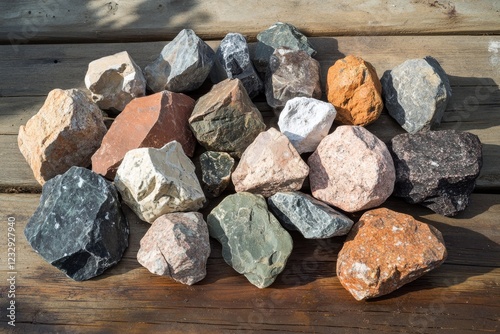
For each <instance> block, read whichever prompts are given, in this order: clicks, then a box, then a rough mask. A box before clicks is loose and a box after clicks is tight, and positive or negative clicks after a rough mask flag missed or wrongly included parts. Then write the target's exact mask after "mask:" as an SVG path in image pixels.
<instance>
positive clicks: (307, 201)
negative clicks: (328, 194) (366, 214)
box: [267, 191, 353, 239]
mask: <svg viewBox="0 0 500 334" xmlns="http://www.w3.org/2000/svg"><path fill="white" fill-rule="evenodd" d="M267 204H268V205H269V210H270V211H271V212H272V213H273V214H274V216H275V217H276V218H278V220H279V221H280V223H281V224H282V225H283V226H284V227H285V228H287V229H289V230H297V231H300V233H302V235H303V236H304V237H305V238H307V239H324V238H330V237H335V236H340V235H345V234H347V233H349V231H350V229H351V227H352V225H353V221H352V220H350V219H349V218H347V217H346V216H345V215H343V214H341V213H340V212H338V211H336V210H334V209H332V208H331V207H329V206H328V205H326V204H324V203H322V202H320V201H318V200H316V199H314V198H312V197H311V196H309V195H306V194H303V193H301V192H298V191H296V192H281V193H276V194H274V195H273V196H271V197H269V198H268V199H267Z"/></svg>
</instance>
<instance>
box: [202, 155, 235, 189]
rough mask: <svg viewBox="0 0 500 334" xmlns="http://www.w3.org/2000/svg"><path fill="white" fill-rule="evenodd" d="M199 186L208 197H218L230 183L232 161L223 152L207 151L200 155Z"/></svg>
mask: <svg viewBox="0 0 500 334" xmlns="http://www.w3.org/2000/svg"><path fill="white" fill-rule="evenodd" d="M200 165H201V186H202V187H203V190H204V191H205V193H206V194H207V195H208V196H211V197H217V196H219V195H220V194H221V193H222V192H223V191H224V190H225V189H226V187H227V186H228V184H229V182H230V181H231V173H232V172H233V167H234V159H233V158H232V157H231V156H230V155H229V154H227V153H224V152H213V151H207V152H204V153H202V154H201V155H200Z"/></svg>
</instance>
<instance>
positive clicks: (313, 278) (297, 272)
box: [0, 194, 500, 333]
mask: <svg viewBox="0 0 500 334" xmlns="http://www.w3.org/2000/svg"><path fill="white" fill-rule="evenodd" d="M38 199H39V196H38V195H30V194H24V195H5V194H0V212H2V217H1V218H0V219H2V221H4V222H5V221H6V220H7V217H14V218H15V221H16V235H17V239H16V271H17V276H16V307H17V309H16V310H17V313H16V330H21V331H23V332H30V333H31V332H34V333H38V332H40V333H45V332H55V331H58V332H61V331H63V332H68V331H69V332H83V333H86V332H108V331H113V332H117V331H122V330H123V331H127V332H131V331H132V332H137V333H139V332H141V333H145V332H165V331H168V332H184V333H185V332H200V331H204V332H205V331H206V332H218V333H220V332H221V331H222V332H226V331H227V332H235V331H241V332H271V331H274V332H276V331H279V332H283V333H286V332H320V333H327V332H346V333H347V332H352V331H356V332H360V333H365V332H368V331H377V332H416V333H430V332H458V331H459V332H460V333H466V332H472V331H474V330H482V331H490V332H494V331H497V330H498V329H499V328H500V318H499V316H498V315H499V314H500V304H498V300H499V298H500V245H499V243H500V230H499V229H498V228H497V225H498V219H497V217H498V215H499V213H500V195H481V194H475V195H473V197H472V203H471V206H470V207H469V208H468V209H467V210H466V211H465V212H463V213H461V214H460V215H459V216H458V217H457V218H446V217H441V216H439V215H436V214H433V213H431V212H430V211H429V210H427V209H425V208H422V207H419V206H412V205H409V204H406V203H404V202H402V201H401V200H398V199H392V198H391V199H390V200H389V201H388V202H387V203H385V204H384V206H386V207H388V208H391V209H393V210H396V211H400V212H405V213H409V214H411V215H413V216H414V217H416V218H417V219H420V220H421V221H424V222H426V223H429V224H432V225H433V226H435V227H437V228H438V229H439V230H441V232H442V233H443V236H444V239H445V242H446V244H447V248H448V252H449V256H448V259H447V260H446V262H445V264H444V265H443V266H442V267H440V268H439V269H437V270H435V271H432V272H430V273H428V274H427V275H425V276H424V277H421V278H420V279H418V280H417V281H415V282H412V283H410V284H408V285H406V286H404V287H403V288H401V289H400V290H398V291H396V292H395V293H393V294H391V295H388V296H386V297H383V298H378V299H375V300H372V301H369V302H357V301H355V300H354V298H352V296H350V295H349V293H348V292H347V291H346V290H344V289H343V288H342V286H341V285H340V283H339V281H338V279H337V278H336V277H335V262H336V256H337V253H338V251H339V250H340V248H341V246H342V242H343V240H344V238H332V239H327V240H304V239H302V238H301V237H300V236H299V235H297V234H295V233H294V234H293V238H294V251H293V253H292V256H291V257H290V259H289V262H288V264H287V268H286V269H285V271H284V272H283V273H282V274H281V275H280V276H279V277H278V279H277V281H276V282H275V283H274V284H273V285H272V286H271V287H269V288H266V289H258V288H256V287H254V286H252V285H251V284H250V283H248V281H247V280H246V279H245V278H244V277H243V276H240V275H238V274H236V273H235V272H234V271H233V270H232V269H231V268H230V267H229V266H228V265H226V264H225V263H224V261H223V259H222V258H221V249H220V246H219V244H218V243H217V242H215V241H214V242H213V243H212V254H211V256H210V258H209V261H208V266H207V277H206V278H205V279H204V280H203V281H202V282H200V283H199V284H196V285H193V286H184V285H182V284H178V283H175V282H174V281H172V280H170V279H168V278H164V277H159V276H156V275H152V274H151V273H149V272H148V271H147V270H146V269H145V268H143V267H141V266H140V265H139V264H138V263H137V261H136V259H135V258H136V254H137V251H138V248H139V241H140V239H141V237H142V236H143V235H144V233H145V232H146V230H147V228H148V227H149V224H147V223H144V222H141V221H139V220H138V219H137V218H136V217H135V215H133V214H131V213H130V211H128V210H127V212H128V213H127V214H128V217H129V219H130V225H131V235H130V246H129V248H128V249H127V251H126V253H125V255H124V258H123V259H122V261H121V262H120V263H119V264H118V265H117V266H116V267H114V268H112V269H109V270H108V271H107V272H106V273H105V274H104V275H102V276H100V277H98V278H96V279H92V280H89V281H85V282H74V281H72V280H70V279H68V278H66V277H65V276H64V275H63V274H62V273H61V272H59V271H58V270H56V269H55V268H53V267H52V266H50V265H49V264H47V263H45V262H44V261H43V260H42V259H41V257H40V256H38V255H36V254H35V253H34V251H33V250H32V249H31V248H30V246H29V245H28V244H27V242H26V240H25V239H24V237H23V235H22V231H23V229H24V226H25V224H26V222H27V220H28V219H29V217H30V216H31V215H32V213H33V212H34V210H35V208H36V206H37V204H38ZM358 216H359V215H358ZM0 245H1V246H0V247H1V248H2V249H6V233H2V234H1V235H0ZM0 272H1V274H0V275H1V279H2V280H5V278H6V275H7V270H6V269H5V263H4V262H3V263H2V267H1V271H0ZM0 293H1V294H2V295H3V296H5V295H6V293H7V288H6V287H5V285H2V286H1V288H0ZM4 307H6V299H5V298H3V299H2V300H1V302H0V308H2V309H5V308H4ZM0 326H2V327H3V326H4V323H2V325H0ZM3 328H6V327H3Z"/></svg>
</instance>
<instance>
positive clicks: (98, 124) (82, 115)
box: [17, 89, 106, 185]
mask: <svg viewBox="0 0 500 334" xmlns="http://www.w3.org/2000/svg"><path fill="white" fill-rule="evenodd" d="M105 133H106V126H105V125H104V121H103V117H102V112H101V110H99V108H98V107H97V106H96V105H95V103H93V102H92V101H91V100H90V99H89V98H88V97H87V96H86V95H85V93H84V92H82V91H81V90H78V89H68V90H62V89H54V90H52V91H51V92H50V93H49V94H48V96H47V99H46V100H45V103H44V104H43V106H42V108H40V110H39V111H38V113H37V114H36V115H34V116H33V117H31V118H30V119H29V120H28V122H27V123H26V125H21V127H20V128H19V135H18V137H17V143H18V145H19V150H20V151H21V153H22V154H23V156H24V158H25V159H26V161H27V162H28V164H29V165H30V167H31V170H32V171H33V174H34V176H35V179H36V180H37V181H38V182H39V183H40V184H42V185H43V184H44V183H45V181H47V180H49V179H50V178H52V177H54V176H56V175H59V174H63V173H64V172H66V171H67V170H68V169H69V168H70V167H71V166H81V167H87V166H89V165H90V158H91V156H92V154H94V152H95V151H96V150H97V149H98V148H99V145H101V140H102V138H103V137H104V134H105Z"/></svg>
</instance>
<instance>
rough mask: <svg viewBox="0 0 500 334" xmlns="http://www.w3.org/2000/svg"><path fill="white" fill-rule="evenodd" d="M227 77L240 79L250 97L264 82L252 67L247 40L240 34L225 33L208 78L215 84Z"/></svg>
mask: <svg viewBox="0 0 500 334" xmlns="http://www.w3.org/2000/svg"><path fill="white" fill-rule="evenodd" d="M227 78H230V79H240V80H241V83H242V84H243V86H244V87H245V89H246V91H247V93H248V96H250V98H253V97H255V96H257V95H258V94H259V93H260V92H261V91H263V89H264V83H263V82H262V80H261V79H260V77H259V75H258V74H257V72H256V71H255V68H254V67H253V64H252V61H251V60H250V53H249V51H248V45H247V41H246V39H245V37H244V36H243V35H242V34H238V33H230V34H227V35H226V37H224V39H223V40H222V41H221V42H220V45H219V48H218V49H217V51H216V52H215V57H214V66H213V67H212V71H211V72H210V79H211V80H212V82H213V83H214V84H216V83H219V82H221V81H222V80H225V79H227Z"/></svg>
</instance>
